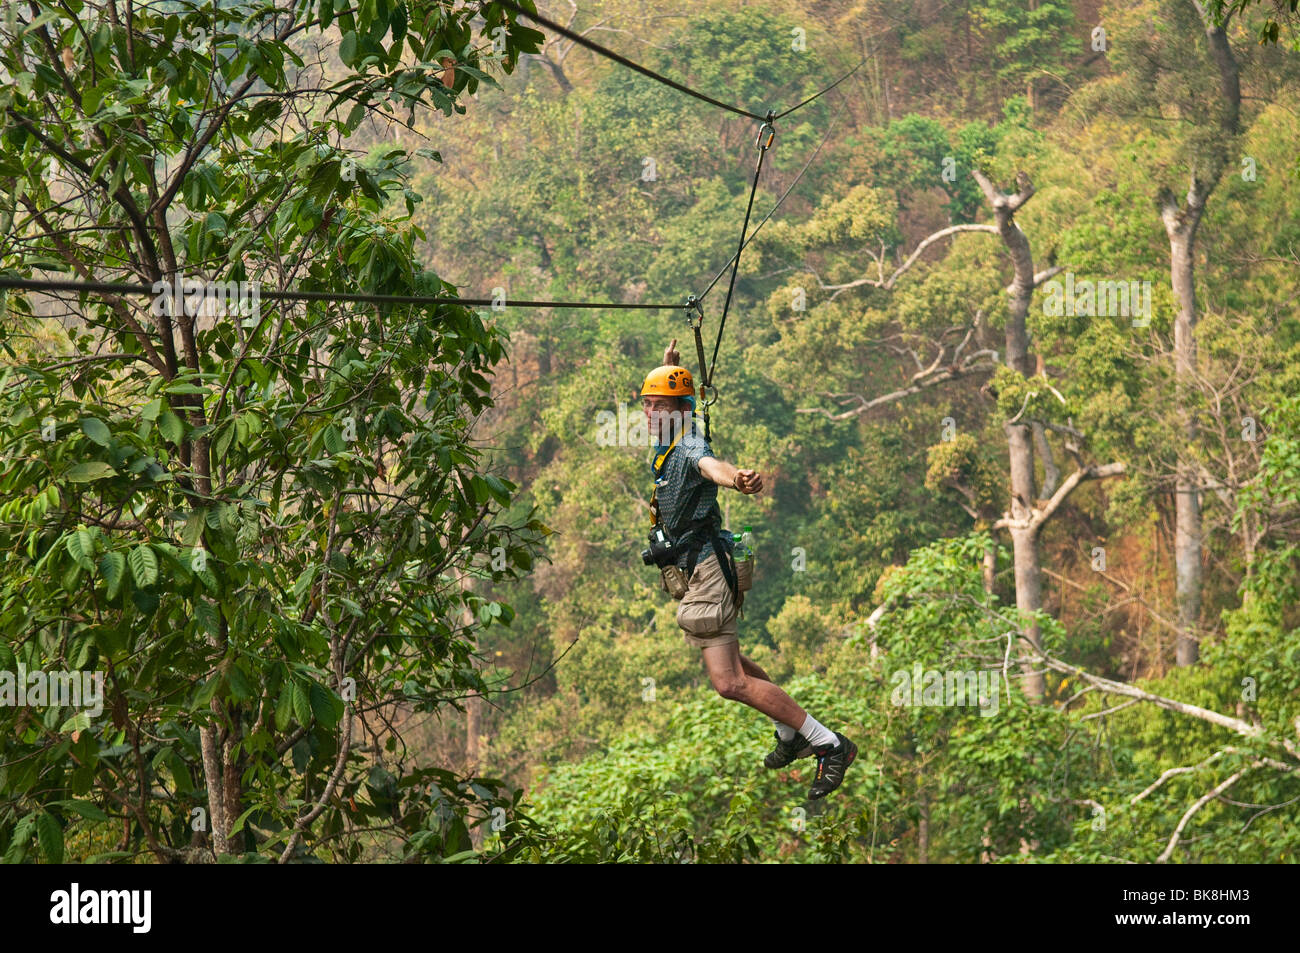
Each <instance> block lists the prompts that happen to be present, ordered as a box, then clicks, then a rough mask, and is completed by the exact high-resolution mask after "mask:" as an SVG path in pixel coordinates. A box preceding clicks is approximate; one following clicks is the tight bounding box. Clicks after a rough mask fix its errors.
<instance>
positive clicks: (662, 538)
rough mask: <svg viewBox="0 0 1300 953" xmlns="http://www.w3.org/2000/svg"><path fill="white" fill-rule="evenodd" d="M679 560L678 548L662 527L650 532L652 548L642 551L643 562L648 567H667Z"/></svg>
mask: <svg viewBox="0 0 1300 953" xmlns="http://www.w3.org/2000/svg"><path fill="white" fill-rule="evenodd" d="M676 559H677V546H676V545H675V544H674V543H673V541H672V540H671V539H669V538H668V534H667V533H665V532H664V528H663V527H662V526H656V527H655V528H654V529H653V530H651V532H650V548H649V549H643V550H641V561H642V562H643V563H645V564H646V565H647V566H666V565H668V564H669V563H671V562H675V561H676Z"/></svg>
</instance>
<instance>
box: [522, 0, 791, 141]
mask: <svg viewBox="0 0 1300 953" xmlns="http://www.w3.org/2000/svg"><path fill="white" fill-rule="evenodd" d="M496 2H497V3H499V4H501V6H503V7H506V8H507V9H510V10H513V11H515V13H517V14H519V15H520V16H525V17H527V18H528V19H530V20H532V21H533V22H534V23H537V24H539V25H541V26H544V27H546V28H547V29H548V30H553V31H554V32H556V33H558V34H560V35H561V36H563V37H567V38H568V39H570V40H572V41H573V42H574V43H577V44H579V45H580V46H585V47H586V48H587V49H589V50H591V51H592V52H593V53H598V54H600V55H601V56H603V57H605V58H606V59H610V60H613V61H614V62H615V63H619V64H621V65H623V66H626V67H627V68H628V69H632V70H636V71H637V72H638V73H640V74H641V75H642V76H648V77H650V78H651V79H653V80H654V81H655V82H658V83H663V84H664V85H665V86H671V87H672V88H673V89H675V90H677V91H678V92H682V93H685V94H686V95H687V96H694V97H695V98H696V99H699V100H703V101H704V102H706V103H710V104H711V105H714V106H717V107H718V108H719V109H725V110H727V111H728V112H733V113H735V114H736V115H738V116H748V117H749V118H750V119H757V120H758V121H759V122H764V121H765V120H766V118H767V117H765V116H761V115H759V114H758V113H755V112H750V111H749V110H748V109H742V108H741V107H740V106H730V105H728V104H727V103H724V102H721V101H720V100H717V99H714V98H713V97H712V96H708V95H706V94H704V93H701V92H699V91H698V90H694V89H691V88H690V87H689V86H684V85H682V84H681V83H679V82H677V81H676V80H674V79H669V78H668V77H667V76H664V75H662V74H660V73H656V72H655V71H654V70H652V69H648V68H647V67H644V66H642V65H641V64H640V63H634V62H632V61H631V60H630V59H628V58H627V57H626V56H622V55H621V54H619V53H615V52H614V51H613V50H611V49H609V48H608V47H605V46H601V45H600V44H599V43H597V42H595V41H594V40H589V39H587V38H586V37H585V36H581V35H579V34H577V33H574V32H573V31H572V30H570V29H569V28H567V27H564V26H561V25H560V24H558V23H556V22H555V21H554V20H548V19H547V18H546V17H544V16H542V15H541V14H540V13H533V12H531V11H529V10H525V9H524V8H523V7H521V6H519V5H518V4H515V3H512V2H511V0H496Z"/></svg>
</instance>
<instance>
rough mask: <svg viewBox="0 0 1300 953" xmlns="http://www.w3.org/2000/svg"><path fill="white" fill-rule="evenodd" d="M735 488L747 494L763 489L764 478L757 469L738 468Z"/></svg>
mask: <svg viewBox="0 0 1300 953" xmlns="http://www.w3.org/2000/svg"><path fill="white" fill-rule="evenodd" d="M735 488H736V489H737V490H739V491H740V492H741V493H744V494H745V495H746V496H749V495H751V494H754V493H758V492H760V491H761V490H762V489H763V478H762V476H760V475H759V472H758V471H757V470H737V471H736V482H735Z"/></svg>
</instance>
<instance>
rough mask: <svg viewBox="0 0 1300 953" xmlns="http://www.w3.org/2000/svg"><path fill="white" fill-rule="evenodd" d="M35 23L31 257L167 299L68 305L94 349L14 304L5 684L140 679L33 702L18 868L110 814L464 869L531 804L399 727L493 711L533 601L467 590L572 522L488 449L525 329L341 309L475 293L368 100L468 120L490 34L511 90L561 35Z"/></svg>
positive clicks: (424, 14)
mask: <svg viewBox="0 0 1300 953" xmlns="http://www.w3.org/2000/svg"><path fill="white" fill-rule="evenodd" d="M6 9H7V10H8V11H9V16H10V18H9V20H8V23H7V26H6V28H5V30H4V32H3V41H2V47H0V60H2V62H3V67H4V69H5V70H6V71H7V73H8V75H9V76H11V77H12V78H13V81H12V83H8V84H6V86H5V88H4V90H3V92H2V93H0V107H3V113H0V116H2V119H0V122H2V124H3V130H2V135H3V140H2V141H3V148H2V149H0V177H3V179H4V180H5V189H4V192H5V194H6V196H9V197H11V201H12V203H13V204H12V205H11V206H10V208H9V209H8V210H7V211H8V213H9V214H8V215H7V216H6V218H5V222H4V225H5V228H4V232H3V236H2V238H0V265H2V266H3V268H4V269H5V271H6V273H7V274H10V275H13V274H19V275H29V274H32V273H35V274H38V275H40V274H55V275H60V276H66V277H75V278H81V279H86V280H105V279H114V280H119V281H121V280H125V281H129V282H135V283H142V284H143V285H144V287H145V288H146V289H148V290H149V291H150V292H151V293H152V295H153V297H152V300H150V299H149V298H147V297H146V298H142V297H140V296H137V295H133V294H130V293H118V292H109V293H102V294H101V293H93V294H92V293H84V292H83V293H79V294H73V295H68V296H63V297H60V298H59V299H58V303H59V304H60V305H61V306H62V307H63V308H65V309H66V311H67V317H66V319H65V320H66V323H67V332H66V336H65V340H63V342H62V343H61V345H60V346H59V347H42V346H39V342H35V341H33V339H32V338H31V337H29V336H28V335H27V334H26V333H25V329H27V328H30V327H31V325H32V322H34V321H36V320H37V315H38V314H48V313H49V311H48V308H49V307H51V305H50V302H49V299H44V298H37V297H35V296H32V295H20V294H13V295H10V296H9V297H8V299H7V301H6V306H7V309H8V317H7V318H6V324H5V327H6V332H7V333H6V339H5V347H6V350H7V353H8V355H9V358H10V360H9V362H8V364H7V366H6V368H5V370H4V372H3V378H2V381H0V420H2V421H3V426H2V427H0V435H2V437H3V450H4V454H5V458H4V460H5V462H4V466H3V470H2V471H0V488H2V492H3V497H4V499H5V501H6V502H5V503H4V505H3V515H2V516H0V548H2V549H3V550H4V551H5V554H6V556H5V560H4V564H3V569H0V630H3V632H4V633H5V638H4V640H3V641H0V668H5V669H12V668H14V667H15V665H23V666H25V667H26V668H27V669H28V670H35V669H70V670H86V671H92V670H93V671H97V672H101V673H103V675H104V679H105V681H104V697H103V711H104V714H103V717H102V718H99V719H95V718H92V717H91V716H90V713H89V712H88V711H81V712H77V711H70V710H69V709H67V708H60V707H59V706H58V705H56V704H51V705H48V706H46V707H44V708H31V707H28V708H15V707H8V706H6V707H4V708H3V710H2V711H0V720H2V721H3V727H4V730H3V733H2V734H3V740H2V741H0V761H2V762H3V764H4V767H3V768H0V842H3V845H4V847H5V851H6V857H7V858H8V859H11V860H12V859H18V858H21V857H22V856H24V854H25V853H26V852H27V851H28V850H29V849H30V846H31V844H32V843H33V841H35V842H36V843H38V844H39V848H40V852H41V855H42V856H43V857H44V858H45V859H47V860H51V861H57V860H58V859H59V858H60V857H61V856H62V855H63V850H64V843H65V840H66V837H67V835H68V834H69V833H71V831H70V828H72V827H73V826H74V825H82V824H86V823H89V824H92V825H94V824H100V825H105V826H107V825H109V824H110V823H111V824H112V825H113V827H114V828H115V829H117V830H121V831H122V832H123V834H122V836H121V838H120V839H119V840H118V841H117V842H116V844H115V845H114V848H113V849H112V850H109V851H107V852H101V853H100V856H101V857H131V856H136V855H137V854H139V853H140V852H142V851H143V852H147V853H148V854H150V855H152V856H153V857H154V858H156V859H157V860H160V861H168V860H177V859H184V860H194V859H200V858H202V857H209V858H210V857H213V856H215V857H216V858H217V859H220V860H226V859H230V858H234V857H240V856H243V857H246V858H248V859H252V860H268V859H279V860H280V861H287V860H292V859H303V860H308V859H316V858H326V857H332V858H336V859H356V858H359V857H361V856H363V855H364V854H368V855H369V856H385V855H388V856H392V855H396V856H403V857H435V858H436V857H441V856H444V855H455V854H457V853H458V852H460V851H463V850H464V849H466V848H468V846H469V841H468V834H467V828H466V820H467V818H468V812H469V810H470V808H471V807H472V806H473V805H475V804H478V803H479V802H481V801H482V800H487V801H488V802H489V803H495V804H497V805H499V806H504V807H506V808H509V809H510V810H512V811H513V810H514V807H515V800H514V799H512V798H511V797H510V796H508V795H507V794H502V793H501V792H499V790H498V789H499V787H500V785H499V783H498V782H494V781H491V780H482V781H479V780H474V779H467V778H460V777H458V776H456V775H454V774H452V773H450V772H447V771H442V770H440V769H437V768H431V767H428V766H416V765H413V764H412V763H411V757H410V754H409V753H408V752H406V751H405V750H404V746H403V745H402V744H401V743H400V740H399V739H400V735H399V732H398V731H397V730H396V729H398V728H400V722H401V721H402V719H403V713H410V712H412V711H432V710H434V709H435V708H437V707H438V706H439V705H440V704H444V703H449V704H458V702H457V699H458V698H460V697H462V696H463V695H464V694H465V693H466V691H468V690H474V689H482V688H484V685H483V682H482V679H481V678H480V677H479V676H478V674H477V673H476V670H475V669H474V667H473V665H472V653H473V651H474V641H473V635H474V633H473V631H472V630H473V629H476V628H478V627H480V626H487V625H491V624H497V623H508V622H509V621H510V618H511V612H510V609H509V608H508V606H503V605H501V604H499V603H496V602H493V601H489V600H485V599H483V598H481V597H479V596H476V595H475V594H473V593H472V592H464V591H463V590H461V589H460V588H459V587H457V586H455V585H454V578H453V577H454V574H455V573H456V572H457V571H463V572H480V573H489V574H491V575H493V576H494V577H496V578H502V577H504V576H505V575H508V574H511V573H513V572H516V571H518V570H519V569H528V568H530V567H531V565H532V559H533V557H534V554H535V552H536V551H537V544H538V541H539V539H540V537H541V535H543V533H544V531H545V528H544V527H542V526H541V524H540V523H538V522H536V521H535V520H530V519H528V518H527V517H524V518H523V519H519V520H516V521H513V522H507V521H505V520H501V519H499V518H498V514H500V513H501V511H502V509H503V508H504V507H506V506H507V504H509V503H510V501H511V497H512V494H513V491H514V489H515V487H514V485H513V484H511V483H509V482H507V481H505V480H502V479H500V478H499V477H497V476H494V475H492V474H491V473H489V472H486V469H485V466H484V461H483V459H482V455H481V453H480V451H478V450H476V449H475V448H474V447H473V445H472V444H471V442H470V438H471V433H472V427H473V423H474V420H475V418H476V417H477V416H478V415H479V414H480V413H482V412H483V411H484V410H485V409H486V408H488V407H489V406H490V404H491V398H490V394H489V383H488V380H487V377H486V376H485V375H486V374H488V373H490V372H491V369H492V368H493V367H494V366H495V365H496V364H498V363H499V362H500V361H501V360H502V358H503V356H504V353H505V352H504V346H505V339H504V335H503V334H502V332H501V331H500V329H498V328H496V327H494V326H493V325H491V324H488V323H486V322H485V321H484V320H483V318H482V317H481V316H480V315H478V314H476V313H475V312H473V311H470V310H468V309H466V308H463V307H456V306H438V307H436V308H423V307H422V308H413V307H410V306H406V305H401V306H397V305H391V304H378V305H375V304H369V305H362V304H350V303H347V302H345V301H340V300H338V298H337V296H338V295H339V294H345V293H355V292H358V291H362V292H384V293H389V294H393V293H396V294H408V295H409V294H425V295H430V294H432V295H448V294H454V292H455V289H454V288H453V287H452V286H450V285H448V284H447V283H445V282H443V281H441V280H440V279H439V278H438V277H437V276H436V275H435V274H433V273H431V272H428V271H426V270H425V269H423V268H422V267H421V265H420V263H419V262H418V260H417V259H416V256H415V254H414V244H415V240H416V239H417V238H418V237H420V233H419V232H418V230H416V229H414V228H413V227H412V226H411V225H410V223H409V215H410V213H411V210H412V208H413V207H414V204H415V202H416V201H417V199H418V196H416V195H415V194H414V193H412V192H411V191H410V190H409V189H407V188H406V187H405V183H404V181H403V174H402V171H401V167H400V162H401V161H402V157H401V156H400V153H399V152H398V151H397V150H392V151H389V152H387V153H385V154H383V155H380V156H378V157H376V159H375V161H374V162H373V163H372V164H371V165H369V166H367V165H364V164H360V163H357V162H356V161H355V158H354V157H353V156H352V155H350V154H349V152H348V151H347V150H346V149H345V148H344V143H345V141H346V139H347V137H348V135H349V134H350V133H351V132H352V131H353V130H354V129H355V128H356V127H357V124H358V123H359V122H360V121H361V119H362V117H363V116H364V115H365V114H366V112H367V111H370V112H376V111H384V112H392V111H393V110H395V109H406V110H408V111H414V110H416V109H417V108H423V107H424V106H426V105H431V106H434V107H436V108H438V109H440V110H441V111H442V112H443V113H444V114H446V115H452V114H454V113H455V112H459V111H463V110H464V109H465V106H464V105H463V104H461V102H460V100H461V98H462V97H463V96H464V95H465V94H468V93H472V92H473V91H474V89H475V88H477V86H478V85H479V84H480V83H481V82H483V81H485V80H486V79H487V78H488V76H487V73H486V72H485V71H486V70H487V69H488V68H489V64H490V62H492V60H490V58H489V56H488V55H487V54H486V53H485V52H484V50H485V49H486V48H487V47H488V45H489V44H492V43H493V41H495V45H496V48H497V53H498V54H499V55H498V57H497V60H496V61H495V62H497V63H499V64H500V65H501V66H503V67H504V68H505V69H507V70H508V69H511V68H513V65H514V63H515V61H516V59H517V57H518V55H519V54H520V53H521V52H524V51H528V50H535V49H536V44H537V41H538V39H539V38H540V37H539V35H538V34H537V33H536V32H535V31H532V30H528V29H526V28H524V27H522V26H520V25H517V24H515V22H514V21H513V19H512V18H511V17H509V16H506V15H505V14H503V12H502V10H501V9H500V8H497V7H494V6H491V5H489V6H487V7H485V8H484V10H483V20H481V21H479V22H478V25H477V26H476V25H475V21H474V19H473V17H474V16H475V13H474V11H472V10H469V9H465V8H462V9H450V8H448V7H446V6H445V5H443V4H440V3H419V2H416V3H414V4H411V5H407V4H394V3H391V2H389V0H366V2H363V3H362V4H361V5H360V7H358V8H355V9H353V8H349V9H347V10H342V11H338V12H336V11H335V9H334V7H333V6H332V5H331V4H330V3H329V2H326V3H324V4H323V5H319V6H318V5H315V4H309V5H307V6H300V7H298V8H296V9H295V10H293V11H289V10H286V9H282V8H278V7H275V6H273V5H271V4H267V3H261V2H241V3H228V4H222V5H217V6H211V5H210V6H207V7H203V8H195V9H192V10H187V11H185V12H172V13H165V12H163V11H162V10H160V9H159V8H157V7H149V6H136V7H134V8H130V7H128V8H127V10H126V11H122V10H119V9H117V8H116V7H115V6H113V5H112V4H110V5H109V6H108V7H106V8H97V7H92V6H89V5H85V4H83V3H81V2H77V0H74V2H73V3H71V4H52V3H40V2H37V3H33V4H30V5H28V6H27V7H26V8H24V10H22V11H19V12H15V5H12V4H11V5H9V6H8V7H7V8H6ZM331 27H335V28H337V34H338V37H339V42H338V56H339V59H340V60H341V62H342V69H341V70H340V69H339V68H338V67H337V66H333V67H326V68H324V69H322V68H320V67H317V66H315V65H312V66H308V65H307V63H306V61H305V60H304V59H303V57H302V56H300V54H299V52H298V51H297V50H296V49H295V46H294V41H295V39H297V38H300V37H305V36H311V35H317V34H320V33H322V32H323V31H326V30H329V29H330V28H331ZM449 65H451V66H452V67H453V68H452V69H451V70H448V66H449ZM183 279H191V280H194V281H196V282H197V286H196V287H192V286H189V285H185V284H183V283H182V282H183ZM226 282H234V283H235V284H234V285H233V287H227V286H226V285H225V283H226ZM169 286H170V288H172V289H184V290H195V291H196V293H195V294H193V295H191V296H189V297H176V296H173V295H172V294H170V293H169V291H168V290H167V289H168V287H169ZM196 289H199V290H196ZM218 290H225V291H233V292H235V293H234V294H233V295H232V296H231V297H230V298H228V299H218V298H212V297H208V298H204V294H205V293H206V294H212V293H213V292H214V291H218ZM291 290H296V291H308V292H314V293H316V295H317V297H316V298H314V299H312V300H309V301H295V300H290V299H286V298H283V297H278V295H279V293H280V292H284V291H291ZM200 299H202V300H200ZM462 609H468V610H470V612H471V618H472V619H473V620H474V621H473V623H472V625H471V626H469V627H464V626H460V625H459V613H460V611H461V610H462ZM394 717H396V718H397V720H398V722H399V724H398V725H394V724H393V719H394ZM376 831H383V832H387V834H386V836H385V837H384V838H382V839H377V835H376V834H375V833H373V832H376Z"/></svg>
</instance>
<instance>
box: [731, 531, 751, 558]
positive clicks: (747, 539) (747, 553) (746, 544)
mask: <svg viewBox="0 0 1300 953" xmlns="http://www.w3.org/2000/svg"><path fill="white" fill-rule="evenodd" d="M753 555H754V531H753V530H752V529H751V528H750V527H748V526H746V527H745V531H744V532H743V533H741V534H740V535H739V536H737V537H736V553H735V556H736V558H737V559H749V558H750V557H751V556H753Z"/></svg>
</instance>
